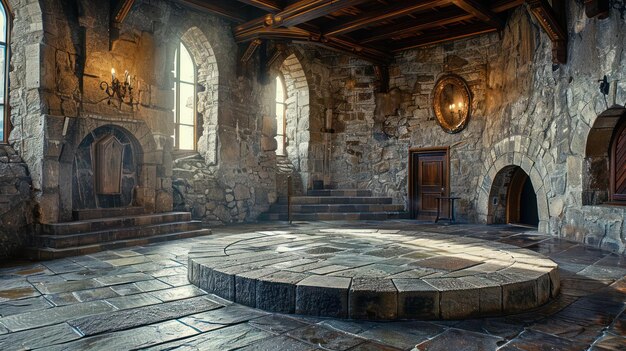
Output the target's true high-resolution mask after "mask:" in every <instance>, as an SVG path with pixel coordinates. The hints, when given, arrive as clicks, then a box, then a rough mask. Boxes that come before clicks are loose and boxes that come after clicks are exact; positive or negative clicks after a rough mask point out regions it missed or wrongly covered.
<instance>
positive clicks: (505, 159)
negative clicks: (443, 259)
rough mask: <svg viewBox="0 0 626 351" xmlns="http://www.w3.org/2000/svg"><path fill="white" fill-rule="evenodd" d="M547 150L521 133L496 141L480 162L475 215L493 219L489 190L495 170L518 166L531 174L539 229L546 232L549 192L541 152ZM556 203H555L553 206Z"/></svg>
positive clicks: (484, 221)
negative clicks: (481, 169)
mask: <svg viewBox="0 0 626 351" xmlns="http://www.w3.org/2000/svg"><path fill="white" fill-rule="evenodd" d="M545 154H546V150H545V149H543V147H542V146H541V144H539V143H537V142H536V141H534V140H532V139H530V138H528V137H524V136H520V135H518V136H512V137H509V138H506V139H504V140H501V141H500V142H498V143H496V144H495V145H494V146H493V147H492V148H491V149H490V150H489V151H488V152H487V153H486V155H487V159H486V160H485V162H484V163H483V172H482V174H483V181H482V183H481V184H480V186H479V188H478V197H477V203H476V206H477V216H478V221H479V222H481V223H492V220H493V219H492V218H490V207H491V203H493V198H491V191H492V189H493V186H494V181H495V180H496V177H497V176H498V173H499V172H500V171H502V170H503V169H505V168H506V167H510V166H518V167H519V168H521V169H522V170H523V171H524V172H525V173H526V174H527V175H528V176H529V178H530V181H531V184H532V187H533V189H534V190H535V194H536V196H537V210H538V216H539V225H538V230H539V231H540V232H544V233H548V232H549V229H550V206H549V201H548V194H551V193H552V189H551V184H550V182H549V181H546V182H544V179H548V168H547V167H546V165H545V164H544V162H543V159H542V155H545ZM555 207H556V206H555Z"/></svg>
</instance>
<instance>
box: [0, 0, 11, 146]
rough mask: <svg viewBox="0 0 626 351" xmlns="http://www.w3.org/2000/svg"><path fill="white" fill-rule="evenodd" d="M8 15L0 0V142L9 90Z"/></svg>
mask: <svg viewBox="0 0 626 351" xmlns="http://www.w3.org/2000/svg"><path fill="white" fill-rule="evenodd" d="M8 44H9V16H8V11H7V8H6V7H5V5H4V1H0V143H4V142H6V140H7V137H8V134H9V125H10V123H9V117H8V108H7V107H6V102H7V100H8V99H7V91H8V90H9V89H8V87H9V79H8V75H9V45H8Z"/></svg>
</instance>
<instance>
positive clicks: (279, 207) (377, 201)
mask: <svg viewBox="0 0 626 351" xmlns="http://www.w3.org/2000/svg"><path fill="white" fill-rule="evenodd" d="M392 202H393V200H392V198H390V197H377V196H372V192H371V191H370V190H356V189H323V190H309V191H308V192H307V196H292V197H291V219H292V220H294V221H333V220H387V219H405V218H409V213H408V212H406V211H404V205H397V204H393V203H392ZM287 216H288V215H287V198H286V197H281V198H279V200H278V202H276V203H275V204H273V205H272V206H271V207H270V210H269V211H268V212H265V213H262V214H261V215H260V216H259V220H261V221H286V220H288V217H287Z"/></svg>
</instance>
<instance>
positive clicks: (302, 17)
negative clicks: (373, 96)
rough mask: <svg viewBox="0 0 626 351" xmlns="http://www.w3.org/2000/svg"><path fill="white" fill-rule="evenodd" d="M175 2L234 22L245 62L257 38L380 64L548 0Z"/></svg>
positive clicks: (497, 24)
mask: <svg viewBox="0 0 626 351" xmlns="http://www.w3.org/2000/svg"><path fill="white" fill-rule="evenodd" d="M175 1H178V2H181V3H184V4H186V5H187V6H191V7H194V8H197V9H200V10H203V11H207V12H212V13H215V14H217V15H219V16H222V17H224V18H227V19H229V20H231V21H233V22H234V26H233V32H234V36H235V40H236V42H237V43H239V44H243V43H245V47H243V48H242V49H241V50H242V51H241V52H242V53H244V58H246V59H248V60H249V59H250V57H251V56H252V55H253V54H254V53H255V52H256V51H257V50H258V48H259V47H260V45H258V40H262V41H265V40H273V41H292V42H306V43H310V44H314V45H320V46H323V47H326V48H329V49H332V50H337V51H340V52H343V53H348V54H351V55H354V56H358V57H360V58H362V59H365V60H369V61H371V62H374V63H376V64H383V65H384V64H386V63H388V62H389V61H391V60H392V59H393V55H392V53H394V52H397V51H401V50H405V49H409V48H413V47H419V46H424V45H430V44H433V43H437V42H442V41H448V40H455V39H460V38H463V37H467V36H473V35H477V34H482V33H487V32H493V31H496V30H500V29H502V28H503V25H504V18H505V15H504V14H503V13H504V12H505V11H508V10H510V9H513V8H515V7H518V6H520V5H523V4H524V2H528V3H529V5H531V3H533V2H538V3H542V2H543V3H545V1H546V0H490V1H489V2H487V1H486V0H393V1H392V0H295V1H292V0H289V1H286V0H222V1H217V0H175ZM552 1H556V2H558V1H559V0H552ZM586 1H593V0H586ZM598 1H605V0H598ZM542 6H543V5H541V6H538V7H539V9H538V10H537V9H535V10H534V12H537V13H540V17H539V18H543V22H548V23H549V24H550V22H551V19H550V18H551V17H550V14H549V13H548V12H549V11H550V8H549V5H548V8H547V9H543V7H542ZM529 8H531V10H532V9H533V6H532V5H531V6H529ZM545 13H548V14H547V15H546V14H545ZM535 16H537V14H535ZM546 18H547V19H546ZM541 21H542V20H540V22H541ZM543 25H544V24H542V26H543ZM552 27H553V26H552V25H550V26H549V28H552ZM438 29H439V30H438ZM441 29H445V30H441ZM549 35H550V34H549ZM551 38H552V36H551ZM559 40H561V39H559ZM251 41H255V42H254V43H252V44H251V43H250V42H251ZM560 42H562V41H559V43H560ZM561 46H562V45H561ZM559 50H561V49H559ZM559 52H561V51H559ZM561 55H562V54H561Z"/></svg>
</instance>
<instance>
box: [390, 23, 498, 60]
mask: <svg viewBox="0 0 626 351" xmlns="http://www.w3.org/2000/svg"><path fill="white" fill-rule="evenodd" d="M496 30H497V29H496V28H494V27H493V26H491V25H489V24H484V23H478V24H471V25H467V26H462V27H459V28H453V29H449V30H445V31H443V30H440V31H437V32H436V33H431V34H426V35H423V36H420V37H417V38H414V39H409V40H406V41H403V42H400V43H398V45H396V46H395V47H394V49H393V52H394V53H396V52H400V51H404V50H409V49H415V48H419V47H423V46H427V45H433V44H439V43H443V42H447V41H451V40H457V39H463V38H468V37H472V36H475V35H480V34H484V33H489V32H495V31H496Z"/></svg>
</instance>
